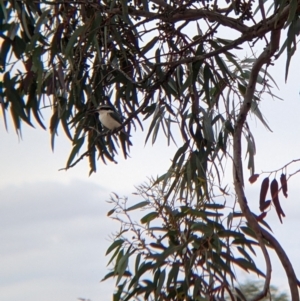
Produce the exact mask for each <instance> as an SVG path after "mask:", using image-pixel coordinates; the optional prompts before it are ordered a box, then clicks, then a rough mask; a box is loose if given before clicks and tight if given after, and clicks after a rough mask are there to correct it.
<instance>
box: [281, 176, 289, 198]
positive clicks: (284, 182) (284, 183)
mask: <svg viewBox="0 0 300 301" xmlns="http://www.w3.org/2000/svg"><path fill="white" fill-rule="evenodd" d="M280 183H281V189H282V193H283V195H284V196H285V197H286V198H287V197H288V194H287V191H288V187H287V180H286V175H285V174H284V173H282V174H281V176H280Z"/></svg>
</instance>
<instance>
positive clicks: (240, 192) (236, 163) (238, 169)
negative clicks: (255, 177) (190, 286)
mask: <svg viewBox="0 0 300 301" xmlns="http://www.w3.org/2000/svg"><path fill="white" fill-rule="evenodd" d="M281 23H282V22H281ZM281 25H283V23H282V24H281ZM273 28H274V26H273ZM280 32H281V28H276V29H273V30H272V32H271V41H270V44H269V45H268V46H267V47H266V49H265V50H264V51H263V52H262V53H261V55H260V56H259V57H258V58H257V60H256V61H255V63H254V64H253V67H252V70H251V74H250V78H249V83H248V86H247V89H246V93H245V96H244V101H243V103H242V106H241V109H240V112H239V114H238V117H237V121H236V125H235V130H234V136H233V170H234V175H233V177H234V187H235V192H236V194H237V198H238V202H239V205H240V207H241V210H242V213H243V215H244V216H245V218H246V220H247V222H248V224H249V225H250V227H251V228H252V230H253V231H254V232H255V234H256V237H257V240H258V242H259V245H260V248H261V250H262V252H263V255H264V258H265V261H266V280H265V284H264V288H263V290H262V292H260V293H259V294H258V295H257V296H256V297H255V298H254V300H255V301H256V300H260V299H262V298H263V297H265V296H266V295H267V293H268V290H269V286H270V280H271V272H272V266H271V260H270V257H269V254H268V251H267V248H266V246H265V244H264V241H263V236H262V231H261V228H260V226H259V224H258V222H257V220H256V219H255V217H254V215H253V214H252V213H251V211H250V209H249V207H248V204H247V200H246V196H245V193H244V188H243V187H244V181H243V165H242V141H241V140H242V138H241V137H242V131H243V127H244V124H245V121H246V119H247V115H248V113H249V110H250V108H251V103H252V99H253V95H254V92H255V87H256V82H257V77H258V74H259V71H260V70H261V68H262V66H263V65H264V64H268V63H269V62H270V60H271V57H272V56H273V55H274V54H275V52H276V51H277V50H278V48H279V41H280ZM296 300H297V299H293V301H296ZM297 301H298V300H297Z"/></svg>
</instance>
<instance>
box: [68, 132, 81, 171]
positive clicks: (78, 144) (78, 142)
mask: <svg viewBox="0 0 300 301" xmlns="http://www.w3.org/2000/svg"><path fill="white" fill-rule="evenodd" d="M84 139H85V137H84V136H83V137H81V138H79V139H78V140H76V141H74V146H73V148H72V151H71V154H70V156H69V159H68V161H67V168H68V167H70V165H71V164H72V162H73V160H74V158H75V156H76V155H77V154H78V152H79V150H80V148H81V147H82V145H83V143H84Z"/></svg>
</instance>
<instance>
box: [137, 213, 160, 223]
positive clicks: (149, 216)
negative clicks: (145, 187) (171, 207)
mask: <svg viewBox="0 0 300 301" xmlns="http://www.w3.org/2000/svg"><path fill="white" fill-rule="evenodd" d="M157 217H158V213H157V212H150V213H148V214H146V215H145V216H144V217H143V218H141V223H142V224H146V223H147V224H149V223H150V222H151V221H152V220H154V219H155V218H157Z"/></svg>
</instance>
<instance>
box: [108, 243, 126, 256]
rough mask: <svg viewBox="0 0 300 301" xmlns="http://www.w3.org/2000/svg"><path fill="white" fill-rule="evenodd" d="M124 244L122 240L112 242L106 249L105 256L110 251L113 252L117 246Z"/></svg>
mask: <svg viewBox="0 0 300 301" xmlns="http://www.w3.org/2000/svg"><path fill="white" fill-rule="evenodd" d="M123 243H124V240H123V239H118V240H116V241H114V242H113V243H112V244H111V245H110V246H109V247H108V249H107V251H106V253H105V255H108V254H109V253H110V252H111V251H112V250H114V249H115V248H117V247H118V246H120V245H122V244H123Z"/></svg>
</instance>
